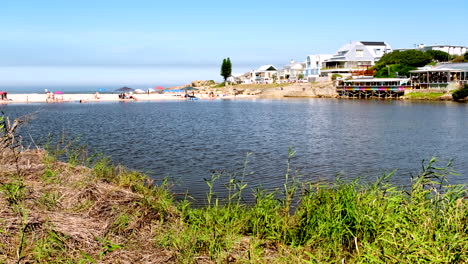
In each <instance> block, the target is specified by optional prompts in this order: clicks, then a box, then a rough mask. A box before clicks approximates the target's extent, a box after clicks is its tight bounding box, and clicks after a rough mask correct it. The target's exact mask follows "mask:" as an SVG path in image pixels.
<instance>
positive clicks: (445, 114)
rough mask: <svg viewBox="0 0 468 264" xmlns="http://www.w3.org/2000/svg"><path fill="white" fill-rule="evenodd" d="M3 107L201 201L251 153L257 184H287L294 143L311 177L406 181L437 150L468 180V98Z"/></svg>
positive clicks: (33, 126) (298, 168)
mask: <svg viewBox="0 0 468 264" xmlns="http://www.w3.org/2000/svg"><path fill="white" fill-rule="evenodd" d="M0 110H1V111H3V112H5V113H6V114H7V115H9V116H11V117H15V116H19V115H24V114H27V113H34V116H35V119H34V120H33V121H31V122H30V124H28V125H27V126H24V127H23V128H22V129H21V133H22V135H23V136H24V138H25V139H28V138H29V137H30V136H32V138H34V139H36V141H41V140H42V141H44V139H45V138H47V135H48V134H49V133H52V134H54V135H57V136H58V135H61V134H62V133H63V132H65V134H67V136H68V138H70V139H72V138H76V137H78V138H79V142H80V143H81V144H83V145H87V146H88V147H89V148H90V149H92V150H94V151H96V152H99V153H103V154H105V155H109V156H110V157H111V158H112V159H113V160H114V161H115V162H118V163H122V164H123V165H125V166H127V167H130V168H133V169H138V170H140V171H143V172H145V173H147V174H149V175H150V176H151V177H155V178H158V179H160V178H163V177H170V178H171V179H172V180H173V182H174V184H175V185H174V187H173V189H174V191H175V192H177V193H183V192H186V191H188V192H189V193H190V195H191V196H193V197H194V198H195V199H203V197H204V195H205V192H206V191H207V189H208V188H207V186H206V183H205V182H204V178H209V177H210V175H211V173H213V172H215V171H224V172H226V173H238V175H239V174H240V173H242V171H243V167H244V163H245V160H246V157H247V153H251V154H250V155H249V156H248V165H247V167H246V172H247V173H248V175H247V176H246V181H247V182H248V183H249V186H250V187H252V188H253V187H256V186H263V187H264V188H267V189H273V188H276V187H281V186H282V184H283V180H284V173H285V171H286V162H287V156H288V149H289V148H290V147H291V148H292V149H293V150H294V151H295V152H296V154H295V156H294V157H293V158H292V160H291V165H292V169H293V170H294V171H295V172H296V174H297V175H300V177H301V178H302V179H303V180H311V181H318V180H332V179H334V178H335V177H336V176H337V175H342V177H343V178H356V177H364V178H367V179H370V180H373V179H375V178H376V177H377V176H380V175H381V174H382V173H385V172H391V171H393V170H394V169H397V171H396V173H395V176H394V178H393V180H394V181H395V182H396V183H397V184H401V185H407V184H408V183H409V179H410V177H411V175H415V174H417V173H418V172H419V171H420V169H421V161H422V160H423V159H430V158H431V157H433V156H436V157H438V158H440V159H441V160H443V161H447V160H448V159H453V160H454V168H455V169H456V170H457V171H458V172H459V173H460V174H461V175H460V176H458V177H455V178H454V179H453V182H454V183H467V182H468V166H467V165H468V151H467V149H468V140H467V138H468V105H467V104H457V103H453V102H408V101H377V100H376V101H373V100H335V99H288V100H232V101H228V100H216V101H195V102H192V101H190V102H189V101H187V102H186V101H184V102H132V103H95V104H78V103H67V104H21V105H15V104H10V105H0ZM225 179H227V176H226V177H225ZM220 188H221V189H218V191H219V192H222V187H220ZM249 197H251V196H248V197H246V198H247V199H248V198H249Z"/></svg>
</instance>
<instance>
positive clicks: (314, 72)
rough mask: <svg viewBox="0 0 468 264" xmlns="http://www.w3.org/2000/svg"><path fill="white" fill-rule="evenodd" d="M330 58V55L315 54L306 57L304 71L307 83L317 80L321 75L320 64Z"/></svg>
mask: <svg viewBox="0 0 468 264" xmlns="http://www.w3.org/2000/svg"><path fill="white" fill-rule="evenodd" d="M331 57H333V55H331V54H315V55H309V56H307V58H306V62H305V70H304V75H305V78H306V79H307V80H308V81H309V82H310V81H315V80H318V78H319V76H320V74H321V69H322V64H323V63H324V62H325V61H326V60H329V59H331Z"/></svg>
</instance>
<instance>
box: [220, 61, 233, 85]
mask: <svg viewBox="0 0 468 264" xmlns="http://www.w3.org/2000/svg"><path fill="white" fill-rule="evenodd" d="M231 74H232V64H231V60H230V59H229V58H227V59H223V63H222V64H221V76H223V78H224V82H226V80H227V78H228V77H229V76H231Z"/></svg>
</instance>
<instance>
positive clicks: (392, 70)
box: [374, 64, 416, 78]
mask: <svg viewBox="0 0 468 264" xmlns="http://www.w3.org/2000/svg"><path fill="white" fill-rule="evenodd" d="M412 70H416V67H413V66H408V65H403V64H390V65H387V67H385V68H381V69H380V70H378V71H377V72H376V73H375V75H374V77H376V78H397V77H399V76H406V77H409V76H410V71H412ZM397 75H398V76H397Z"/></svg>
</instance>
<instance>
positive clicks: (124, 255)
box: [0, 150, 176, 263]
mask: <svg viewBox="0 0 468 264" xmlns="http://www.w3.org/2000/svg"><path fill="white" fill-rule="evenodd" d="M2 154H3V155H2V159H1V164H0V184H1V185H2V186H6V185H8V186H16V185H21V186H23V187H22V191H21V192H22V194H21V197H19V198H18V200H17V201H13V200H11V199H9V198H8V197H9V195H10V193H8V194H7V192H6V191H3V192H0V219H1V220H0V252H2V254H0V255H1V256H0V263H3V262H4V263H31V262H40V263H49V262H62V261H72V262H79V261H83V262H84V263H88V262H93V261H95V262H99V263H175V261H176V258H175V256H174V252H171V251H168V250H165V249H161V248H158V247H157V246H156V244H155V243H153V242H152V241H153V237H154V233H155V232H154V230H155V229H160V228H163V226H164V225H166V223H170V222H171V219H170V218H171V217H172V218H176V217H175V216H176V213H174V214H173V215H168V214H167V213H166V212H164V213H161V212H158V211H157V210H156V209H155V208H151V207H150V206H148V205H147V204H144V203H141V202H140V201H141V200H142V199H144V198H145V195H144V194H140V193H137V192H134V191H132V190H130V189H129V188H128V187H120V186H118V185H116V184H114V183H107V182H103V181H102V180H100V179H96V178H95V176H94V175H93V172H92V170H91V169H89V168H86V167H82V166H77V167H71V166H69V165H68V164H66V163H62V162H59V161H53V163H52V164H44V158H45V157H46V155H47V154H46V153H45V152H44V151H40V150H30V151H24V152H21V153H20V154H19V159H18V164H19V169H20V172H21V175H17V172H18V171H17V167H16V165H14V162H13V161H14V160H15V157H14V155H13V153H12V152H10V153H6V152H5V151H4V153H2ZM47 167H49V168H53V175H52V176H50V175H49V177H47V178H45V177H44V172H45V170H46V169H47ZM51 178H53V179H51ZM172 211H173V212H176V210H175V208H174V209H172ZM124 214H125V215H127V216H128V217H126V220H125V221H122V220H121V219H122V218H123V216H122V215H124ZM163 215H164V216H163ZM127 218H128V219H127ZM119 219H120V220H119ZM119 221H120V223H119Z"/></svg>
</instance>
